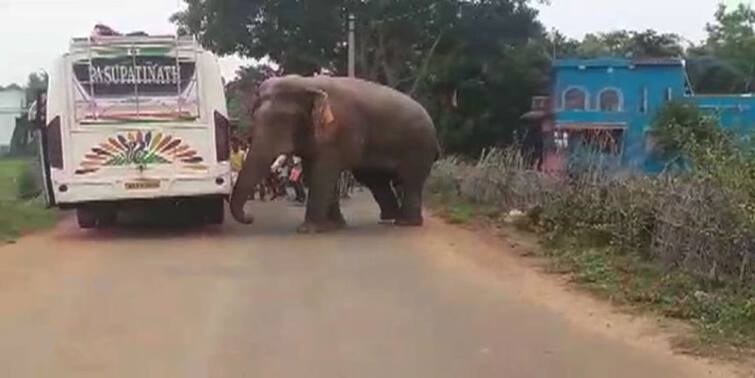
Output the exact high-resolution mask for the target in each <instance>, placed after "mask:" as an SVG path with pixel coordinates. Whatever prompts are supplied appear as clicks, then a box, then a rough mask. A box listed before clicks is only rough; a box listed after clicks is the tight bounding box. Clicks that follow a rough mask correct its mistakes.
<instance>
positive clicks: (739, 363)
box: [430, 214, 755, 378]
mask: <svg viewBox="0 0 755 378" xmlns="http://www.w3.org/2000/svg"><path fill="white" fill-rule="evenodd" d="M430 222H431V224H432V227H433V228H435V229H439V231H440V232H441V233H443V234H444V235H447V236H448V237H449V238H450V239H454V240H457V242H455V243H454V247H455V250H454V251H453V253H452V254H447V255H445V256H444V257H445V259H444V263H446V264H451V265H467V268H468V269H472V270H475V271H477V273H476V274H482V275H485V274H487V275H492V276H495V277H496V278H497V280H498V282H499V283H500V284H501V285H502V286H504V287H505V289H506V290H507V291H511V292H516V293H518V294H519V296H520V297H521V298H523V299H526V300H528V301H533V302H535V303H538V304H539V305H542V306H545V307H547V308H549V309H550V310H551V311H554V312H556V313H558V314H559V315H561V316H563V317H564V318H565V319H567V320H568V321H569V322H570V323H571V324H572V325H574V326H575V327H578V328H582V329H588V330H590V331H592V332H596V333H597V334H600V335H601V336H603V337H606V338H609V339H612V340H615V341H617V342H621V343H625V344H627V345H631V346H633V347H635V348H638V349H641V350H644V351H647V352H650V353H653V354H656V355H660V356H665V357H666V358H669V359H676V360H679V361H681V362H683V363H684V364H686V365H688V366H690V367H691V368H692V369H693V370H698V371H703V372H707V375H709V376H711V377H742V378H753V377H755V361H752V360H744V359H742V358H736V359H735V358H733V357H731V356H730V355H728V354H726V355H721V356H714V357H712V358H711V357H702V356H698V355H695V354H693V352H694V351H688V350H684V349H683V348H682V347H680V346H679V343H678V342H677V341H678V340H680V339H683V338H684V337H686V335H687V334H688V333H689V332H692V331H691V329H690V327H689V326H688V325H686V324H684V323H683V322H680V321H675V320H671V319H665V318H661V317H658V316H653V315H649V314H637V313H636V311H634V313H633V311H632V310H633V309H632V308H629V307H619V306H614V305H612V304H610V303H608V302H606V301H605V300H601V299H598V298H596V297H594V296H592V295H591V294H589V293H587V292H585V291H584V290H581V289H579V288H578V287H577V286H576V284H574V283H573V282H571V281H570V277H569V276H568V275H564V274H555V273H549V272H548V271H547V262H546V261H545V260H544V259H543V258H538V257H536V256H537V253H536V251H537V250H538V249H540V248H542V247H541V246H540V245H539V244H538V241H537V237H536V236H534V235H527V234H525V233H522V232H520V231H517V230H515V229H513V228H511V227H504V226H494V225H491V224H489V223H486V222H483V221H473V222H471V223H469V224H465V225H452V224H449V223H447V222H446V221H445V220H444V219H442V217H441V216H439V215H437V214H433V217H432V218H431V221H430ZM467 243H477V244H481V245H484V246H485V247H486V248H464V245H465V244H467Z"/></svg>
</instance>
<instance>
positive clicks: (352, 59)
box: [349, 13, 356, 77]
mask: <svg viewBox="0 0 755 378" xmlns="http://www.w3.org/2000/svg"><path fill="white" fill-rule="evenodd" d="M355 24H356V17H355V16H354V14H353V13H349V77H355V76H356V37H355V35H354V29H355Z"/></svg>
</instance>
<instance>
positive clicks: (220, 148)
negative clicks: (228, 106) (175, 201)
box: [215, 111, 231, 162]
mask: <svg viewBox="0 0 755 378" xmlns="http://www.w3.org/2000/svg"><path fill="white" fill-rule="evenodd" d="M215 151H216V154H217V158H218V162H221V161H228V160H229V159H230V156H231V124H230V122H228V118H226V117H224V116H223V115H222V114H220V113H218V112H217V111H216V112H215Z"/></svg>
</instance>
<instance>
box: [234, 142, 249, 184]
mask: <svg viewBox="0 0 755 378" xmlns="http://www.w3.org/2000/svg"><path fill="white" fill-rule="evenodd" d="M245 158H246V154H245V153H244V150H242V149H241V141H240V140H238V139H236V138H234V139H232V140H231V178H232V182H233V184H235V183H236V180H237V179H238V177H239V172H241V168H243V167H244V159H245Z"/></svg>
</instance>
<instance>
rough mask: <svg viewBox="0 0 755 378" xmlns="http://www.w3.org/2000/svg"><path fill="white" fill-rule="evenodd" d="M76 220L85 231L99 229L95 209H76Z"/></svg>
mask: <svg viewBox="0 0 755 378" xmlns="http://www.w3.org/2000/svg"><path fill="white" fill-rule="evenodd" d="M76 220H77V221H78V222H79V227H80V228H83V229H85V230H86V229H90V228H95V227H97V212H96V211H94V209H90V208H86V207H80V208H78V209H76Z"/></svg>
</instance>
